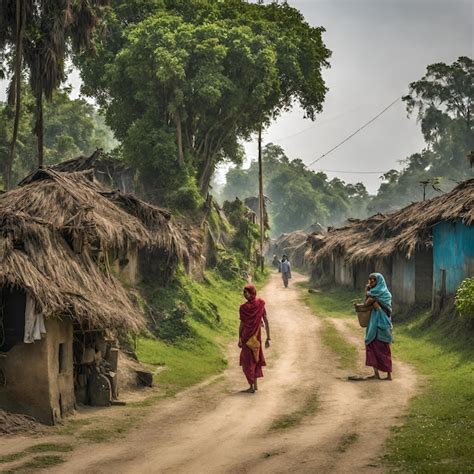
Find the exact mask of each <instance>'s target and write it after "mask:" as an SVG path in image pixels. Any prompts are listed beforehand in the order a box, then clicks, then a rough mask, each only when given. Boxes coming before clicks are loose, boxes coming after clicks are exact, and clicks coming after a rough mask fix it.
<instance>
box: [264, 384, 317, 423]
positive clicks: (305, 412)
mask: <svg viewBox="0 0 474 474" xmlns="http://www.w3.org/2000/svg"><path fill="white" fill-rule="evenodd" d="M318 407H319V397H318V394H317V393H312V394H311V395H310V396H309V397H307V398H306V400H305V401H304V404H303V406H301V407H300V408H299V409H298V410H295V411H293V412H291V413H287V414H284V415H281V416H279V417H278V418H276V419H275V420H274V421H273V423H272V424H271V426H270V430H275V431H276V430H287V429H290V428H294V427H295V426H298V425H300V424H301V423H302V422H303V420H304V419H305V418H307V417H308V416H311V415H312V414H314V413H315V412H316V410H317V409H318Z"/></svg>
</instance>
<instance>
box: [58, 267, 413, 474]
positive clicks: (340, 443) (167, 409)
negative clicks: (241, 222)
mask: <svg viewBox="0 0 474 474" xmlns="http://www.w3.org/2000/svg"><path fill="white" fill-rule="evenodd" d="M303 279H304V277H302V276H301V275H297V274H295V275H294V279H293V280H292V282H291V286H290V288H289V289H284V288H283V286H282V283H281V279H280V277H279V275H278V274H273V275H272V276H271V278H270V280H269V282H268V284H267V285H266V286H265V288H264V289H263V291H262V292H261V295H260V296H261V297H262V298H264V299H265V300H266V301H267V312H268V315H269V320H270V325H271V333H272V334H271V335H272V347H271V348H270V349H268V350H266V358H267V363H268V366H267V368H266V370H265V377H264V379H263V380H262V381H261V383H260V387H259V388H260V390H259V392H258V393H257V394H254V395H253V394H243V393H240V392H239V390H242V389H244V388H246V383H245V379H244V377H243V374H242V372H241V370H240V367H239V366H238V348H237V345H236V344H234V345H232V347H230V348H229V354H228V357H229V368H228V369H227V370H226V372H225V374H224V376H223V377H220V378H217V379H214V380H213V381H211V382H209V383H207V384H206V383H205V384H201V385H200V386H198V387H194V388H192V389H190V390H187V391H186V392H183V393H181V394H180V395H178V396H177V397H176V398H174V399H171V400H167V401H166V402H164V403H160V404H158V405H156V407H154V409H153V411H151V412H150V414H149V416H148V417H147V418H146V419H145V420H144V422H143V423H142V424H141V425H140V426H139V427H137V428H135V429H133V430H131V431H130V432H129V433H128V435H127V437H126V438H123V439H119V440H116V441H114V442H113V443H106V444H101V445H100V446H97V447H96V446H91V445H88V446H83V447H78V448H77V449H76V450H75V451H74V452H73V453H72V455H71V458H70V459H69V460H68V461H67V462H66V463H65V464H61V465H60V466H57V467H56V468H54V469H50V470H49V472H63V473H64V472H67V473H73V472H74V473H75V472H77V473H79V472H81V473H84V472H87V473H114V474H118V473H161V472H163V473H173V474H174V473H247V472H249V473H263V472H265V473H268V472H271V473H280V472H281V473H283V472H290V471H291V472H303V473H305V472H307V473H315V472H317V473H325V472H331V473H334V472H336V473H337V472H341V473H342V472H371V473H372V472H383V467H382V466H381V463H380V455H381V454H382V451H383V443H384V440H385V439H386V437H387V435H388V433H389V429H390V427H391V426H393V425H395V424H397V422H399V417H400V415H401V414H402V413H403V411H404V408H405V406H406V404H407V402H408V400H409V399H410V397H411V396H412V395H413V394H414V393H415V391H416V376H415V374H414V372H413V370H412V369H411V368H410V367H409V366H406V365H404V364H402V363H400V362H398V361H395V366H394V381H393V382H384V381H363V382H349V381H347V375H348V374H347V372H344V371H341V370H339V369H338V368H337V361H336V357H335V356H334V354H333V353H332V352H331V351H330V350H329V349H328V348H326V347H324V345H323V344H322V343H321V339H320V334H319V333H320V331H321V329H322V328H323V325H324V320H322V319H320V318H317V317H315V316H314V315H313V314H312V313H311V311H310V309H309V308H308V307H307V306H306V305H305V304H304V302H303V301H302V300H301V297H300V296H301V290H299V289H298V288H296V287H295V286H294V284H295V283H296V282H298V281H302V280H303ZM334 323H335V324H336V327H337V329H338V330H340V331H341V332H342V333H343V334H344V335H345V337H347V338H348V343H354V342H356V343H358V344H359V345H360V347H361V350H360V351H359V352H358V355H359V358H360V361H359V370H358V373H359V374H369V373H370V371H368V370H367V369H366V368H363V365H362V364H363V332H362V331H361V330H360V328H359V329H358V330H357V328H356V326H355V325H353V324H352V323H351V322H350V321H348V322H347V323H346V322H345V320H334ZM357 335H358V336H359V337H357ZM315 396H317V398H318V402H317V403H318V406H317V409H316V411H313V410H312V409H311V403H310V401H311V400H313V399H314V397H315ZM298 412H299V413H300V414H299V415H298ZM295 413H297V415H296V417H295V416H293V419H296V420H299V419H300V418H301V413H303V414H305V415H306V416H305V417H303V419H302V420H301V422H300V423H296V426H292V427H289V428H286V429H279V430H275V429H272V428H271V427H272V423H274V422H275V421H278V420H280V421H282V420H283V418H282V417H284V416H286V415H291V414H293V415H294V414H295ZM290 418H291V417H290Z"/></svg>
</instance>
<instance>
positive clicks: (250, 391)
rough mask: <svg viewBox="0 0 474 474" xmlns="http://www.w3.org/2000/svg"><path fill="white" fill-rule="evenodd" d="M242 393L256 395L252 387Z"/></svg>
mask: <svg viewBox="0 0 474 474" xmlns="http://www.w3.org/2000/svg"><path fill="white" fill-rule="evenodd" d="M242 393H255V389H254V388H253V387H252V386H250V387H249V388H248V389H247V390H242Z"/></svg>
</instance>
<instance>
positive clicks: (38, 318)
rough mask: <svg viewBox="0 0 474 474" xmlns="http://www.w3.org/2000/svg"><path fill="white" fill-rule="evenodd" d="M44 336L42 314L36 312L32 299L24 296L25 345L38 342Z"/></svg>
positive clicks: (44, 329)
mask: <svg viewBox="0 0 474 474" xmlns="http://www.w3.org/2000/svg"><path fill="white" fill-rule="evenodd" d="M45 334H46V328H45V326H44V317H43V314H41V313H37V312H36V305H35V301H34V299H33V298H31V297H30V296H28V295H27V296H26V307H25V338H24V342H25V343H26V344H31V343H32V342H35V341H40V340H41V338H42V337H43V336H44V335H45Z"/></svg>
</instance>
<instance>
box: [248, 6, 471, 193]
mask: <svg viewBox="0 0 474 474" xmlns="http://www.w3.org/2000/svg"><path fill="white" fill-rule="evenodd" d="M289 3H290V4H291V5H292V6H294V7H296V8H298V9H299V10H300V11H301V12H302V13H303V14H304V16H305V18H306V20H307V21H308V22H309V23H310V24H311V25H313V26H323V27H324V28H325V29H326V33H325V34H324V36H323V38H324V41H325V43H326V45H327V47H328V48H329V49H330V50H332V52H333V54H332V58H331V60H330V62H331V68H330V69H328V70H326V71H325V72H324V77H325V79H326V83H327V86H328V87H329V92H328V94H327V96H326V101H325V104H324V109H323V112H322V113H321V114H320V115H319V116H318V118H317V119H316V122H314V123H312V122H310V121H309V120H304V119H303V113H302V111H301V110H299V109H295V110H293V111H292V112H291V113H288V114H285V115H283V116H282V117H281V118H280V119H279V120H277V122H276V123H274V124H273V125H272V126H271V127H270V128H269V129H268V130H267V131H266V132H265V135H264V141H265V142H270V141H271V142H274V143H278V144H279V145H281V146H283V147H284V149H285V151H286V153H287V155H288V156H289V157H290V158H301V159H302V160H303V161H304V162H305V163H310V162H311V161H312V160H313V159H315V158H317V157H319V156H321V155H322V154H323V153H325V152H326V151H328V150H329V149H330V148H332V147H333V146H334V145H336V144H338V143H339V142H340V141H341V140H343V139H344V138H346V137H347V136H348V135H350V134H351V133H352V132H353V131H355V130H356V129H358V128H359V127H360V126H361V125H363V124H364V123H365V122H366V121H368V120H370V119H371V118H372V117H374V116H375V115H376V114H377V113H378V112H380V111H381V110H382V109H384V108H385V107H386V106H387V105H389V104H390V103H391V102H392V101H393V100H394V99H396V98H397V97H399V96H401V95H403V94H405V93H406V92H407V88H408V84H409V83H410V82H412V81H415V80H417V79H419V78H421V77H422V76H423V74H424V73H425V70H426V66H427V65H428V64H432V63H434V62H447V63H451V62H453V61H454V60H456V59H457V58H458V57H459V56H470V57H472V56H473V54H472V53H473V5H474V3H473V2H470V1H464V0H443V1H441V0H406V1H405V0H290V1H289ZM305 130H306V131H305ZM299 132H301V133H299ZM423 147H424V142H423V137H422V135H421V133H420V131H419V126H418V124H417V123H416V120H415V118H414V117H413V118H410V119H408V118H407V113H406V110H405V107H404V104H403V103H402V102H399V103H397V104H396V105H395V106H394V107H392V108H391V109H389V110H388V111H387V112H386V113H385V114H384V115H382V116H381V117H380V118H379V119H378V120H377V121H375V122H374V123H373V124H371V125H370V126H368V127H367V128H366V129H364V130H363V131H362V132H360V133H359V134H358V135H356V136H355V137H354V138H352V139H351V140H349V141H348V142H347V143H345V144H344V145H342V146H341V147H340V148H339V149H338V150H336V151H335V152H333V153H331V154H330V155H328V156H327V157H325V158H323V159H322V160H321V161H319V162H318V163H317V164H316V165H314V167H313V168H314V169H322V170H342V171H347V170H350V171H352V170H354V171H370V170H372V171H386V170H389V169H391V168H396V169H399V168H400V167H401V165H400V164H399V160H402V159H404V158H406V157H407V156H408V155H410V154H411V153H414V152H417V151H420V150H421V149H422V148H423ZM246 150H247V153H248V155H249V156H254V157H255V156H256V150H257V144H256V142H252V143H249V144H247V145H246ZM327 174H328V175H329V176H330V177H331V178H332V177H335V176H338V177H340V178H341V179H343V180H345V181H346V182H357V181H362V182H363V183H364V184H365V185H366V186H367V188H368V189H369V191H370V192H372V193H373V192H375V191H376V190H377V188H378V186H379V185H380V179H379V174H367V175H364V174H362V175H361V174H351V173H348V174H347V173H327Z"/></svg>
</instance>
